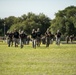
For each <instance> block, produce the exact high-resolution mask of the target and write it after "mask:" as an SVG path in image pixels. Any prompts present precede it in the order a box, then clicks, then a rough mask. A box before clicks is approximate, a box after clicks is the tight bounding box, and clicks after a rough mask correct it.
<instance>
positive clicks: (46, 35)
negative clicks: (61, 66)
mask: <svg viewBox="0 0 76 75" xmlns="http://www.w3.org/2000/svg"><path fill="white" fill-rule="evenodd" d="M50 35H51V32H50V30H49V29H47V31H46V33H45V38H46V47H49V44H50Z"/></svg>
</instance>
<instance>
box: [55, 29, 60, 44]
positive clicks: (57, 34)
mask: <svg viewBox="0 0 76 75" xmlns="http://www.w3.org/2000/svg"><path fill="white" fill-rule="evenodd" d="M60 39H61V32H60V31H59V30H58V31H57V33H56V44H57V45H60Z"/></svg>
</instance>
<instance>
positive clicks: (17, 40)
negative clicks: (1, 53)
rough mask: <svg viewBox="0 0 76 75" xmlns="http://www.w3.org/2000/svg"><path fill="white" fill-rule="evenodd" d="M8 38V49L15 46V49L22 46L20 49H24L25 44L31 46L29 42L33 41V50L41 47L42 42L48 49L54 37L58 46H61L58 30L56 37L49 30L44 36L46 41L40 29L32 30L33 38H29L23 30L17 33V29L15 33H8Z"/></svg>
mask: <svg viewBox="0 0 76 75" xmlns="http://www.w3.org/2000/svg"><path fill="white" fill-rule="evenodd" d="M6 37H7V43H8V47H10V46H13V44H14V46H15V47H18V45H19V44H20V48H23V47H24V44H29V41H32V47H33V48H36V46H38V47H40V44H41V42H42V43H43V44H45V45H46V47H49V45H50V43H52V42H53V39H54V37H55V38H56V44H57V45H60V38H61V32H60V31H59V30H58V31H57V33H56V34H55V35H54V34H52V33H51V32H50V30H49V29H47V30H46V32H45V34H44V37H45V38H44V41H43V36H42V33H41V31H40V29H39V28H37V29H32V33H31V37H29V36H28V35H27V34H26V33H25V32H24V31H23V30H22V31H17V30H16V29H15V31H14V32H7V34H6Z"/></svg>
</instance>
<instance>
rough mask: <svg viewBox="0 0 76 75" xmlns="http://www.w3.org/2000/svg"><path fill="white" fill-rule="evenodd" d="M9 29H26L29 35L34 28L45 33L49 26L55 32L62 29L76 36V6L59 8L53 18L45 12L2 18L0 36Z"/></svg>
mask: <svg viewBox="0 0 76 75" xmlns="http://www.w3.org/2000/svg"><path fill="white" fill-rule="evenodd" d="M4 27H5V33H6V32H7V31H13V30H14V29H17V30H24V31H25V32H26V33H27V34H28V35H30V34H31V31H32V29H36V28H40V30H41V32H42V34H44V33H45V32H46V30H47V28H49V29H50V31H51V32H52V33H53V34H55V33H56V31H57V30H60V31H61V33H62V35H63V36H66V35H68V36H70V35H72V34H73V35H75V36H76V34H75V33H76V6H68V7H66V8H65V9H64V10H59V11H58V12H57V13H55V18H54V19H53V20H52V19H50V18H49V17H47V16H46V15H45V14H43V13H40V14H38V15H36V14H34V13H32V12H29V13H28V14H23V15H22V16H21V17H15V16H9V17H7V18H4V19H1V18H0V36H3V35H4Z"/></svg>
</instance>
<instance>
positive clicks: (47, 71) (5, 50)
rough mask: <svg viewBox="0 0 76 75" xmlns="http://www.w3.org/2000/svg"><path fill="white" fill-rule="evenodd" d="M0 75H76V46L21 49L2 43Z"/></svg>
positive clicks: (42, 46)
mask: <svg viewBox="0 0 76 75" xmlns="http://www.w3.org/2000/svg"><path fill="white" fill-rule="evenodd" d="M0 75H76V44H61V45H60V46H57V45H55V44H53V45H50V47H48V48H46V47H45V45H41V47H37V48H36V49H33V48H32V45H31V44H30V45H25V47H24V48H23V49H20V47H18V48H15V47H7V45H6V44H5V43H0Z"/></svg>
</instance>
